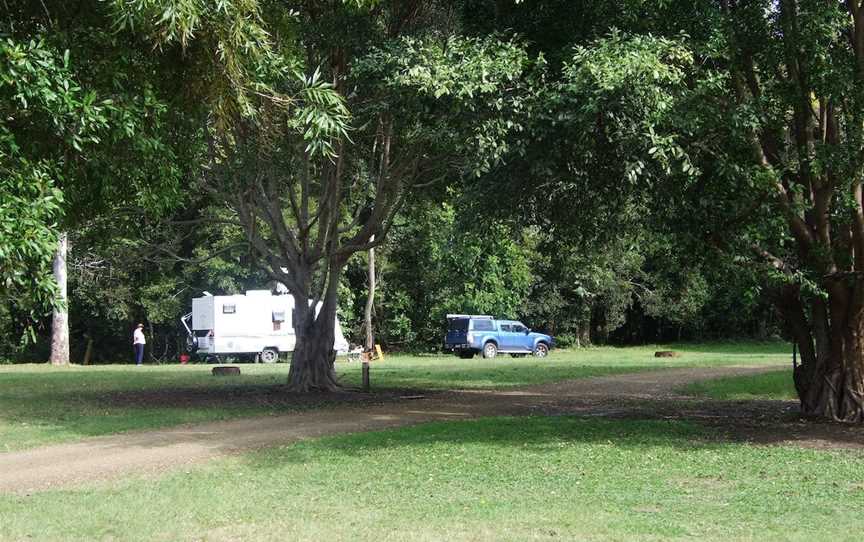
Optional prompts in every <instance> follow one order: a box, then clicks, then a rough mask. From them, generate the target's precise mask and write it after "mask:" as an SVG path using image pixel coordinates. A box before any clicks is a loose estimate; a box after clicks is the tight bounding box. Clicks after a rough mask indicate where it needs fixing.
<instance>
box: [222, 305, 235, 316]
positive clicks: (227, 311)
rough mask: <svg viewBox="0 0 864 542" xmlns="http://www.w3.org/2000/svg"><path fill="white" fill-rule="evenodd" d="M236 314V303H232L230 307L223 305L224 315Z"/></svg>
mask: <svg viewBox="0 0 864 542" xmlns="http://www.w3.org/2000/svg"><path fill="white" fill-rule="evenodd" d="M236 312H237V305H235V304H234V303H231V304H230V305H229V304H228V303H226V304H224V305H222V314H234V313H236Z"/></svg>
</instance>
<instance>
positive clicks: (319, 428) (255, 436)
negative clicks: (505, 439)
mask: <svg viewBox="0 0 864 542" xmlns="http://www.w3.org/2000/svg"><path fill="white" fill-rule="evenodd" d="M776 369H777V367H776V366H770V367H720V368H695V369H694V368H688V369H670V370H663V371H651V372H643V373H635V374H625V375H617V376H611V377H600V378H590V379H584V380H572V381H567V382H559V383H554V384H547V385H540V386H532V387H526V388H519V389H514V390H507V391H460V392H456V391H454V392H447V393H443V394H438V395H434V396H430V397H428V398H413V399H409V398H406V399H403V400H401V401H397V402H391V403H386V404H381V405H374V406H364V407H356V406H355V407H337V408H332V409H326V410H316V411H310V412H303V413H297V414H290V415H284V416H272V417H262V418H249V419H240V420H233V421H226V422H215V423H207V424H201V425H195V426H183V427H176V428H170V429H165V430H160V431H146V432H135V433H126V434H121V435H114V436H108V437H98V438H88V439H85V440H82V441H79V442H75V443H70V444H61V445H55V446H48V447H44V448H37V449H33V450H25V451H21V452H13V453H2V454H0V492H12V493H30V492H35V491H40V490H45V489H51V488H66V487H73V486H76V485H79V484H86V483H89V482H94V481H100V480H105V479H110V478H115V477H119V476H122V475H126V474H131V473H135V474H142V473H143V474H147V473H158V472H161V471H164V470H167V469H176V468H182V467H183V466H185V465H189V464H193V463H200V462H203V461H207V460H209V459H211V458H214V457H219V456H223V455H226V454H232V453H237V452H240V451H244V450H250V449H254V448H259V447H264V446H270V445H275V444H283V443H289V442H293V441H298V440H303V439H309V438H315V437H320V436H324V435H334V434H343V433H356V432H362V431H370V430H376V429H385V428H391V427H402V426H407V425H412V424H418V423H423V422H428V421H437V420H459V419H468V418H476V417H481V416H492V415H531V414H559V413H573V414H581V415H592V416H611V417H614V416H628V415H638V416H649V417H651V416H662V417H680V413H681V412H685V413H686V412H690V414H689V416H691V417H696V418H697V419H698V418H701V419H709V420H710V418H711V415H710V414H709V415H707V416H706V415H705V414H704V408H703V409H702V410H701V411H700V409H699V407H693V406H687V404H688V403H687V401H691V402H692V399H688V398H685V397H677V396H676V395H675V394H674V390H675V389H676V388H678V387H680V386H682V385H685V384H688V383H691V382H694V381H698V380H705V379H710V378H716V377H722V376H731V375H744V374H755V373H759V372H764V371H770V370H776ZM775 403H776V402H775ZM698 404H700V405H701V404H704V402H700V403H698ZM682 405H683V406H682ZM790 408H794V405H791V406H790V405H784V404H780V405H777V404H775V405H774V406H773V407H771V408H770V409H769V410H774V411H779V410H784V409H786V410H789V409H790ZM688 409H689V410H688ZM715 410H716V409H715ZM699 412H702V414H700V413H699ZM728 415H729V413H728V412H727V413H726V414H720V416H728ZM733 417H735V416H734V415H733ZM751 417H752V413H746V412H745V415H744V416H741V419H745V418H746V419H748V420H749V419H750V418H751ZM757 417H758V416H757ZM859 436H860V435H859Z"/></svg>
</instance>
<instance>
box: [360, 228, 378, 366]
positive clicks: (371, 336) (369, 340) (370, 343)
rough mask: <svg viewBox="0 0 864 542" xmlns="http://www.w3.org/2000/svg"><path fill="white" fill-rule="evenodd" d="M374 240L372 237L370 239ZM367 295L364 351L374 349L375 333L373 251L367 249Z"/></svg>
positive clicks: (372, 249)
mask: <svg viewBox="0 0 864 542" xmlns="http://www.w3.org/2000/svg"><path fill="white" fill-rule="evenodd" d="M370 240H371V241H374V240H375V236H374V235H373V236H372V238H371V239H370ZM368 276H369V295H368V296H367V297H366V310H365V311H364V312H363V325H364V327H365V328H366V350H369V351H371V350H372V349H373V348H375V333H374V330H373V329H372V308H373V307H374V306H375V249H374V248H370V249H369V268H368Z"/></svg>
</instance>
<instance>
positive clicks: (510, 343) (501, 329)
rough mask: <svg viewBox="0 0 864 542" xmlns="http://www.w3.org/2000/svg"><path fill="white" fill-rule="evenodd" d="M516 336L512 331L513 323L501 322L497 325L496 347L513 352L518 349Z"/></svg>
mask: <svg viewBox="0 0 864 542" xmlns="http://www.w3.org/2000/svg"><path fill="white" fill-rule="evenodd" d="M517 340H518V337H516V334H515V333H513V324H509V323H507V324H501V325H499V326H498V347H499V349H500V350H502V351H506V352H513V351H515V350H519V345H518V343H517Z"/></svg>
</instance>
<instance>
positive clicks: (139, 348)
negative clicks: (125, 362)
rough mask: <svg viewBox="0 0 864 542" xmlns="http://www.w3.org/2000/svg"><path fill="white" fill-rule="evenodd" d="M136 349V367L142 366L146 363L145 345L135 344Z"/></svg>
mask: <svg viewBox="0 0 864 542" xmlns="http://www.w3.org/2000/svg"><path fill="white" fill-rule="evenodd" d="M132 346H134V347H135V365H141V363H142V362H143V361H144V345H143V344H134V345H132Z"/></svg>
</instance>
